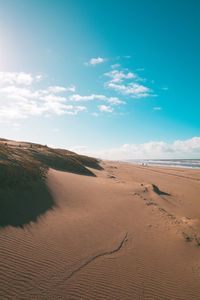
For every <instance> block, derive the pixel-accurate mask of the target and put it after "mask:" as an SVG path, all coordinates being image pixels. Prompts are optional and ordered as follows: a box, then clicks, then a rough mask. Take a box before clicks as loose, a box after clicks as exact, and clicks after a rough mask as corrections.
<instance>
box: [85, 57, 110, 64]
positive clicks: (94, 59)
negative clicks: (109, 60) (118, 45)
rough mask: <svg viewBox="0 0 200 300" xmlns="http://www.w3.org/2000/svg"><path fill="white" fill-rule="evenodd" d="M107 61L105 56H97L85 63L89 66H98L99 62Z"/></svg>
mask: <svg viewBox="0 0 200 300" xmlns="http://www.w3.org/2000/svg"><path fill="white" fill-rule="evenodd" d="M105 61H106V59H105V58H103V57H96V58H91V59H90V60H89V61H88V62H87V63H85V64H86V65H87V66H96V65H99V64H102V63H104V62H105Z"/></svg>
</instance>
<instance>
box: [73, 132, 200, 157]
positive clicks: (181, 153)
mask: <svg viewBox="0 0 200 300" xmlns="http://www.w3.org/2000/svg"><path fill="white" fill-rule="evenodd" d="M76 150H77V149H76ZM80 152H82V153H84V154H88V155H93V156H96V157H99V158H103V159H110V160H128V159H165V158H166V159H172V158H200V137H193V138H191V139H188V140H176V141H174V142H172V143H166V142H164V141H150V142H147V143H143V144H124V145H122V146H121V147H119V148H113V149H108V150H102V151H96V152H95V151H94V152H89V151H88V149H87V148H86V147H85V148H84V149H80Z"/></svg>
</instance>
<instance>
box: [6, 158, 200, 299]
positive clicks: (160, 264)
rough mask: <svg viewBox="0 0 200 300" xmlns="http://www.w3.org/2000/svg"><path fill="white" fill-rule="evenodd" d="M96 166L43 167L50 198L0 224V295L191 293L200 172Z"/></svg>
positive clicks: (197, 258)
mask: <svg viewBox="0 0 200 300" xmlns="http://www.w3.org/2000/svg"><path fill="white" fill-rule="evenodd" d="M101 167H102V170H97V169H92V168H89V170H90V171H91V172H92V173H94V175H95V176H86V175H80V174H73V173H69V172H64V171H58V170H55V169H53V168H51V169H49V170H48V173H47V178H46V184H47V187H48V191H49V193H50V195H51V197H52V199H53V205H51V207H50V208H49V209H48V210H47V211H46V212H45V213H43V214H41V215H40V216H39V217H38V218H37V220H36V221H32V222H29V224H26V225H24V226H21V227H20V226H11V225H7V226H2V227H1V228H0V299H20V300H21V299H38V300H39V299H54V300H55V299H70V300H72V299H74V300H75V299H88V300H90V299H95V300H96V299H119V300H122V299H130V300H132V299H138V300H139V299H154V300H155V299H158V300H161V299H169V300H171V299H173V300H175V299H181V300H184V299H185V300H190V299H191V300H192V299H194V300H197V299H200V171H199V170H192V169H182V168H181V169H177V168H163V167H150V166H138V165H133V164H128V163H120V162H109V161H102V162H101ZM29 197H31V195H29V194H26V199H27V201H28V199H29ZM38 199H39V201H43V199H42V196H41V198H40V195H38Z"/></svg>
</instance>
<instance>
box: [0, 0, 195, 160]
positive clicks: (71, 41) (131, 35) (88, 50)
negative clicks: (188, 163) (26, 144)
mask: <svg viewBox="0 0 200 300" xmlns="http://www.w3.org/2000/svg"><path fill="white" fill-rule="evenodd" d="M199 15H200V2H199V1H198V0H176V1H172V0H166V1H160V0H137V1H134V0H132V1H128V0H124V1H112V0H109V1H105V0H101V1H92V0H90V1H89V0H79V1H78V0H73V1H72V0H68V1H61V0H58V1H53V0H52V1H50V0H48V1H47V0H43V1H39V0H29V1H26V0H12V1H11V0H6V1H3V0H0V136H1V137H5V138H12V139H18V140H29V141H33V142H39V143H42V144H48V145H52V146H55V147H56V146H57V147H64V148H68V149H69V148H70V149H74V150H77V151H78V152H82V153H88V154H92V155H98V156H101V157H106V158H117V159H118V158H125V157H127V158H141V157H142V158H144V157H146V158H149V157H150V158H153V157H155V158H156V157H159V158H160V157H162V158H168V157H191V158H192V157H196V158H199V157H200V117H199V115H200V92H199V83H200V75H199V66H200V55H199V53H200V38H199V36H200V18H199Z"/></svg>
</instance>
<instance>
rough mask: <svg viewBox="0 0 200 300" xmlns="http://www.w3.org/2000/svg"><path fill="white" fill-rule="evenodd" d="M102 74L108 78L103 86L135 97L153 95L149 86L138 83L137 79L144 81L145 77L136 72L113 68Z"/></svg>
mask: <svg viewBox="0 0 200 300" xmlns="http://www.w3.org/2000/svg"><path fill="white" fill-rule="evenodd" d="M104 75H105V76H107V77H109V78H110V80H108V81H107V82H106V83H105V87H106V88H108V89H111V90H113V91H115V92H118V93H120V94H122V95H125V96H130V97H132V98H137V99H139V98H145V97H149V96H155V95H153V93H152V90H151V89H150V88H149V87H147V86H145V85H143V84H141V83H139V81H145V79H143V78H140V77H139V76H138V75H137V74H136V73H132V72H129V71H127V72H125V71H119V70H116V69H115V70H112V71H110V72H108V73H105V74H104Z"/></svg>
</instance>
